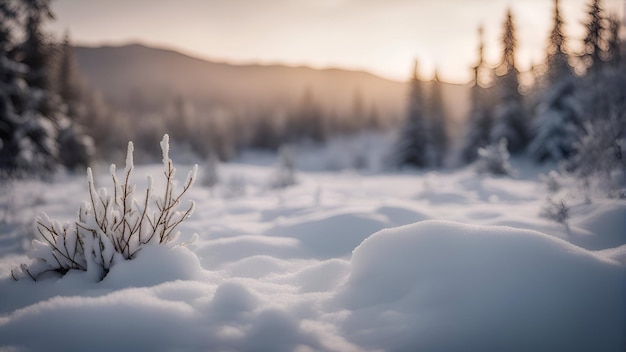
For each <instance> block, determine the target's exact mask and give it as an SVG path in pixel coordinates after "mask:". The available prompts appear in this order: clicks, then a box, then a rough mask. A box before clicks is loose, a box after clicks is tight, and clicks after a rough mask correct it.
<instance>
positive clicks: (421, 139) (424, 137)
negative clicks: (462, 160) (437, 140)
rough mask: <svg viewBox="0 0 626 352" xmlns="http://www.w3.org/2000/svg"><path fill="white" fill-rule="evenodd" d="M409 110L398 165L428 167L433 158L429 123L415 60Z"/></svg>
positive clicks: (401, 132) (401, 137)
mask: <svg viewBox="0 0 626 352" xmlns="http://www.w3.org/2000/svg"><path fill="white" fill-rule="evenodd" d="M408 100H409V102H408V111H407V116H406V119H405V123H404V126H403V128H402V130H401V131H400V138H399V140H398V165H399V166H403V165H411V166H415V167H419V168H422V167H428V166H430V160H432V157H431V155H432V148H431V146H430V135H429V124H428V120H427V119H426V116H425V111H424V93H423V82H422V81H421V80H420V78H419V72H418V63H417V60H416V61H415V67H414V69H413V76H412V77H411V81H410V90H409V99H408Z"/></svg>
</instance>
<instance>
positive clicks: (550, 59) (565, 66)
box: [546, 0, 572, 84]
mask: <svg viewBox="0 0 626 352" xmlns="http://www.w3.org/2000/svg"><path fill="white" fill-rule="evenodd" d="M552 18H553V24H552V30H551V31H550V38H549V40H548V49H547V56H546V78H547V81H548V84H551V83H555V82H556V81H558V80H560V79H562V78H564V77H566V76H569V75H570V74H571V73H572V69H571V67H570V65H569V63H568V60H569V57H568V54H567V43H566V37H565V33H564V26H565V22H564V21H563V17H562V16H561V11H560V6H559V0H554V15H553V17H552Z"/></svg>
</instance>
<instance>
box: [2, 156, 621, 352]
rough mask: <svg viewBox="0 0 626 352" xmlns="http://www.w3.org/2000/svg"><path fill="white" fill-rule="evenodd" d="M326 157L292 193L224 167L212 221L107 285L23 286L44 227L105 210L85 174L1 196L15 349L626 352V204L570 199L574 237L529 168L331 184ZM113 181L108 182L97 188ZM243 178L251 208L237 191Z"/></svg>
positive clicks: (74, 277) (350, 175)
mask: <svg viewBox="0 0 626 352" xmlns="http://www.w3.org/2000/svg"><path fill="white" fill-rule="evenodd" d="M307 153H308V154H307ZM320 154H321V153H320V152H319V151H313V152H307V151H306V150H298V151H296V160H298V161H302V160H306V163H307V165H308V167H309V168H308V169H307V168H306V167H300V165H297V166H298V167H297V171H296V176H297V179H298V183H297V184H295V185H292V186H290V187H287V188H284V189H279V190H272V189H270V188H269V187H268V184H269V180H271V178H272V175H273V172H274V165H275V164H276V159H275V158H271V157H268V158H267V160H265V161H264V162H258V163H255V164H252V163H243V162H239V163H237V162H234V163H230V164H220V165H219V169H218V172H219V179H220V180H221V181H220V183H218V184H217V185H215V186H214V187H213V188H212V189H209V188H206V187H202V185H200V184H196V185H195V186H194V188H192V190H191V191H190V193H189V194H188V198H187V199H185V200H183V202H187V201H188V200H192V201H194V202H195V203H196V209H195V213H194V214H193V215H192V217H190V218H189V219H188V220H187V221H186V222H184V223H182V224H181V226H180V228H179V230H180V231H181V235H180V236H179V237H178V239H177V240H175V241H173V242H172V243H168V244H167V245H156V244H154V245H148V246H146V247H144V248H143V249H142V250H141V251H140V252H139V253H138V254H137V257H136V258H135V259H133V260H131V261H120V262H118V263H116V265H115V266H113V267H112V268H111V270H110V272H109V273H108V275H107V276H106V277H105V278H104V280H102V281H100V282H98V281H97V280H95V279H94V278H93V277H90V276H89V275H88V273H85V272H79V271H70V272H69V273H68V274H67V275H65V276H63V277H61V278H54V277H52V278H46V279H43V280H41V281H38V282H32V281H30V280H20V281H17V282H15V281H13V280H12V279H11V277H10V271H11V269H12V268H13V267H15V266H17V265H19V264H20V263H25V262H28V258H27V257H26V253H25V251H24V246H23V242H24V240H23V238H24V233H25V232H26V231H25V230H24V229H31V230H30V231H34V227H33V226H32V222H33V221H34V219H35V216H36V214H38V213H40V212H46V213H47V214H48V215H49V216H50V217H52V218H56V219H58V220H60V221H62V222H64V221H69V220H72V219H74V218H75V216H76V210H77V209H78V206H79V205H80V202H81V201H82V200H85V199H87V197H88V193H87V188H86V187H85V186H86V182H85V179H84V176H82V175H79V176H71V175H58V176H56V178H55V179H54V181H53V182H52V183H39V182H34V181H29V182H16V183H14V184H11V185H10V188H6V189H3V190H2V192H0V198H1V201H2V204H6V206H3V207H2V208H0V211H2V212H3V214H2V215H3V217H2V219H1V220H2V221H0V297H1V299H0V350H17V351H22V350H24V351H54V350H64V351H72V350H89V351H114V350H152V351H172V350H177V351H180V350H185V351H186V350H190V351H197V350H201V351H381V350H382V351H405V350H411V351H413V350H420V351H531V350H534V351H622V350H623V347H624V344H625V342H626V334H625V331H626V314H624V312H625V311H626V299H625V297H626V292H625V290H626V285H625V280H626V231H625V226H626V222H625V221H626V215H625V214H626V200H624V199H621V200H620V199H608V198H606V197H600V196H594V197H593V202H592V203H591V204H587V203H585V201H584V197H579V198H576V197H573V196H572V197H570V198H567V202H568V205H569V206H570V212H569V214H570V218H569V220H568V224H567V225H568V226H565V225H564V224H560V223H556V222H553V221H550V220H549V219H546V218H543V217H541V216H540V212H541V209H542V207H543V205H544V204H545V199H546V195H547V194H548V192H549V191H548V190H547V189H546V187H545V185H543V184H541V182H540V181H539V177H538V174H539V172H545V170H539V169H537V168H535V169H530V168H529V166H528V164H525V163H524V162H520V161H519V160H515V159H513V160H511V164H512V167H513V168H515V169H516V170H519V173H518V174H517V175H516V176H514V177H502V176H499V177H496V176H490V175H477V174H476V173H475V172H474V171H473V170H472V169H471V168H465V169H459V170H444V171H425V172H416V171H406V172H403V173H386V172H383V171H381V170H377V172H368V171H354V170H344V171H340V172H329V171H325V170H323V169H322V166H324V165H326V166H327V165H328V163H325V162H324V161H323V155H320ZM331 154H332V153H331ZM334 155H337V154H334ZM316 160H317V163H316V162H314V161H316ZM122 161H123V160H122ZM309 161H311V162H310V163H309ZM174 163H176V160H174ZM312 165H317V166H319V167H318V168H315V167H313V166H312ZM177 166H178V165H177ZM201 166H202V165H201ZM178 168H179V170H188V169H190V167H189V166H185V165H183V166H179V167H178ZM161 169H162V165H144V166H136V167H135V171H134V174H133V176H132V178H133V182H135V183H136V184H137V185H138V187H140V188H142V187H143V186H144V185H145V183H146V179H145V175H146V174H152V175H153V176H157V177H155V180H154V183H155V184H154V187H155V188H158V187H162V186H163V185H159V184H158V179H159V177H158V176H160V173H161V172H162V171H161ZM304 169H306V171H303V170H304ZM199 170H200V172H201V170H203V168H202V167H200V169H199ZM107 171H108V168H107V167H96V168H94V177H95V178H96V183H97V184H104V183H105V181H106V180H108V179H109V177H110V176H108V173H107ZM184 176H185V175H184V172H179V173H177V176H176V177H177V179H178V182H179V184H182V183H183V182H184ZM233 176H237V177H240V179H242V180H245V181H244V182H245V194H241V193H240V194H238V195H235V196H231V194H230V193H228V190H227V188H228V187H229V186H228V182H227V181H226V180H229V179H230V178H231V177H233ZM199 177H200V178H202V174H200V175H199ZM572 187H573V186H572V185H571V183H568V182H563V183H562V188H563V189H568V188H569V189H573V188H572ZM560 192H561V191H560ZM563 192H564V191H563ZM9 201H11V202H9ZM28 236H30V237H28ZM28 236H27V238H30V239H32V238H33V236H34V234H33V233H32V232H31V234H30V235H28Z"/></svg>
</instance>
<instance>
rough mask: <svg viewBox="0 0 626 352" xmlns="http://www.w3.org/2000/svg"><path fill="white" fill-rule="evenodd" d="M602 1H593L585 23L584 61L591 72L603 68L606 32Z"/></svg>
mask: <svg viewBox="0 0 626 352" xmlns="http://www.w3.org/2000/svg"><path fill="white" fill-rule="evenodd" d="M603 12H604V11H603V9H602V3H601V0H592V2H591V4H589V6H588V9H587V14H588V20H587V21H586V22H585V23H584V25H585V29H586V35H585V38H584V41H583V43H584V45H585V49H584V53H583V60H584V62H585V64H586V66H587V68H588V70H590V71H591V72H594V71H598V70H599V69H600V67H601V66H602V52H603V44H602V42H603V37H604V31H605V25H604V15H603Z"/></svg>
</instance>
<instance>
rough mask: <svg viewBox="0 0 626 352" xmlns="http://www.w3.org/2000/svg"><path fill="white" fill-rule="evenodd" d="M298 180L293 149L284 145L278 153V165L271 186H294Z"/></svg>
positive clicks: (279, 187) (275, 187) (278, 187)
mask: <svg viewBox="0 0 626 352" xmlns="http://www.w3.org/2000/svg"><path fill="white" fill-rule="evenodd" d="M296 183H298V181H297V180H296V160H295V155H294V152H293V149H291V148H290V147H286V146H283V147H281V148H280V152H279V155H278V165H277V167H276V171H275V172H274V175H273V176H272V179H271V180H270V187H271V188H273V189H281V188H287V187H289V186H293V185H295V184H296Z"/></svg>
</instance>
